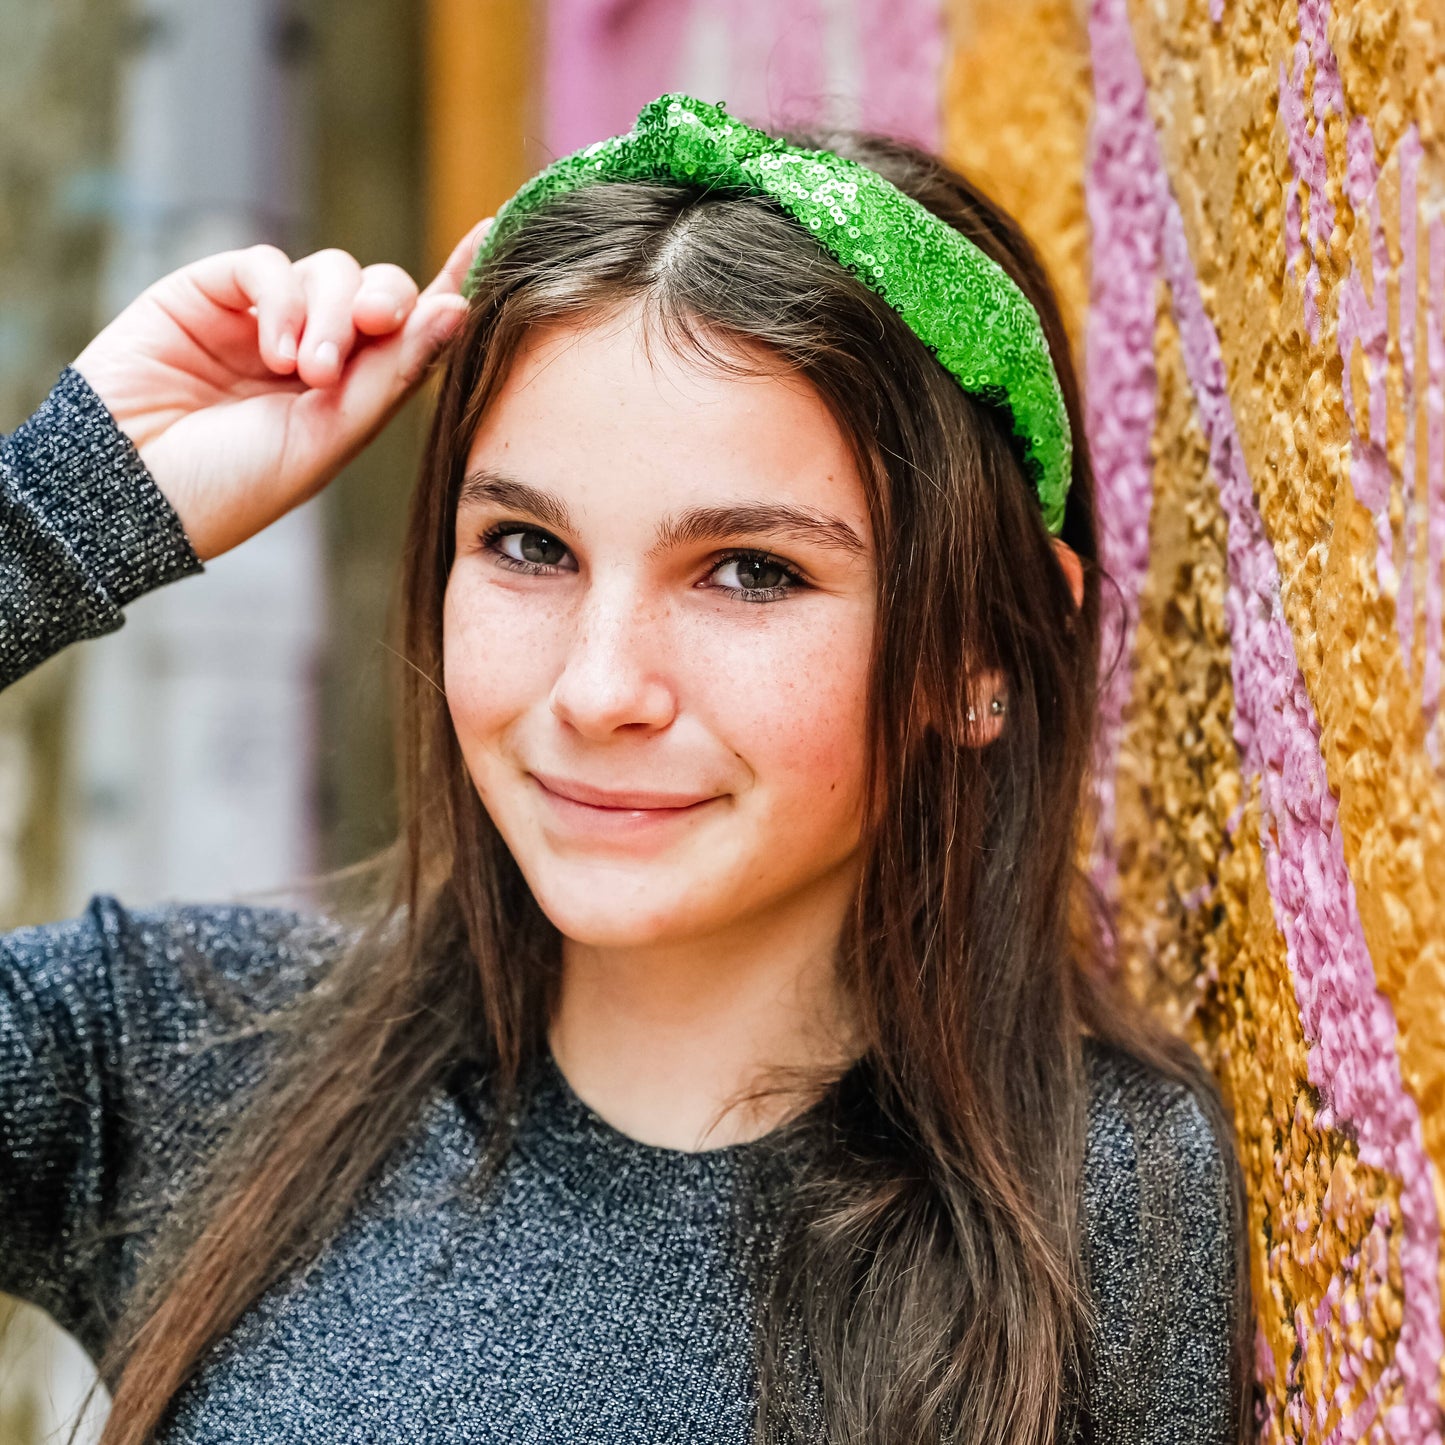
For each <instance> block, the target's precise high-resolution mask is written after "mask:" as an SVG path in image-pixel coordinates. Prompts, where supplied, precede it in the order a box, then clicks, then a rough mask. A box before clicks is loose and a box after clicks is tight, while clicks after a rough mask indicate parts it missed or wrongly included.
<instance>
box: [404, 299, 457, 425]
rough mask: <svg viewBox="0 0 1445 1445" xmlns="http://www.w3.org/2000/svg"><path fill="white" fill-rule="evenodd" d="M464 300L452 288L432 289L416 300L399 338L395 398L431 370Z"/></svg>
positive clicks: (455, 325)
mask: <svg viewBox="0 0 1445 1445" xmlns="http://www.w3.org/2000/svg"><path fill="white" fill-rule="evenodd" d="M467 309H468V308H467V300H466V298H465V297H464V296H459V295H457V293H456V292H454V291H442V292H432V293H430V294H428V295H425V296H423V297H422V298H421V300H420V301H418V302H417V305H416V310H415V311H413V312H412V314H411V316H410V317H409V318H408V324H407V325H406V326H405V327H404V328H403V330H402V334H401V340H400V352H399V355H398V357H397V360H396V380H397V385H398V387H399V388H400V391H399V394H398V400H400V399H401V398H402V397H405V396H407V395H409V394H410V393H411V392H412V391H414V390H415V389H416V387H417V386H418V385H419V384H420V382H421V379H422V378H423V377H424V376H425V375H426V374H427V372H428V371H429V370H430V369H431V365H432V363H433V362H434V361H435V360H436V359H437V356H438V355H439V354H440V353H441V350H442V348H443V347H444V346H445V345H446V344H447V342H448V341H450V340H451V338H452V335H453V334H454V333H455V331H456V330H457V328H458V327H459V326H460V325H461V321H462V317H464V316H465V315H466V314H467Z"/></svg>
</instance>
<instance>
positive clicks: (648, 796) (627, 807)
mask: <svg viewBox="0 0 1445 1445" xmlns="http://www.w3.org/2000/svg"><path fill="white" fill-rule="evenodd" d="M531 776H532V779H533V780H534V781H535V782H536V783H537V784H538V785H539V786H540V787H541V788H542V790H543V792H546V793H550V794H551V795H552V796H553V797H555V798H558V799H560V800H561V801H563V802H567V803H576V804H579V805H580V806H582V807H585V808H589V809H591V810H593V811H595V812H599V813H685V812H688V811H690V810H691V809H693V808H696V807H698V806H699V805H700V804H702V803H710V802H712V801H713V799H714V798H715V797H716V796H717V795H716V794H712V793H704V794H699V793H657V792H644V791H641V790H628V791H627V792H612V791H610V790H608V789H605V788H593V787H589V786H588V785H587V784H586V783H577V782H573V781H572V780H571V779H569V778H554V777H551V776H549V775H548V774H546V773H532V774H531Z"/></svg>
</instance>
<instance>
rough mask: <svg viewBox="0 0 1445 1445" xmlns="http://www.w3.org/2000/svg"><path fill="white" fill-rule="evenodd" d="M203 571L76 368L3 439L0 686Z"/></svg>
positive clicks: (159, 495) (173, 516) (176, 521)
mask: <svg viewBox="0 0 1445 1445" xmlns="http://www.w3.org/2000/svg"><path fill="white" fill-rule="evenodd" d="M200 570H201V562H200V559H199V558H198V557H197V556H196V554H195V551H194V550H193V549H192V547H191V544H190V543H189V541H187V539H186V535H185V532H184V531H183V530H182V528H181V524H180V521H179V519H178V518H177V516H176V514H175V512H174V511H173V510H172V508H171V505H170V503H169V502H167V501H166V499H165V497H164V496H163V495H162V493H161V492H160V490H159V489H158V488H157V487H156V485H155V483H154V481H152V479H151V476H150V474H149V472H147V471H146V468H145V465H144V464H143V463H142V462H141V460H140V458H139V457H138V456H137V455H136V451H135V448H134V447H133V446H132V445H131V443H130V441H129V439H128V438H127V437H126V436H125V434H124V433H123V432H122V431H121V430H120V429H119V428H118V427H117V426H116V424H115V422H114V420H113V419H112V418H111V416H110V413H109V412H108V411H107V410H106V408H105V406H104V404H103V403H102V402H101V401H100V399H99V398H98V397H97V396H96V395H95V393H94V391H92V390H91V388H90V386H89V384H88V383H87V382H86V381H85V379H84V378H83V377H82V376H81V375H80V374H79V373H78V372H76V371H74V370H71V369H69V368H67V369H66V370H65V371H64V372H63V373H62V374H61V377H60V380H59V381H58V382H57V383H56V386H55V388H54V390H53V391H52V392H51V393H50V395H49V396H48V397H47V398H46V400H45V402H44V403H43V404H42V405H41V407H40V408H39V410H38V411H36V413H35V414H34V415H33V416H32V417H31V418H30V419H29V420H28V421H26V422H25V423H24V424H23V425H22V426H20V427H19V428H18V429H17V430H16V431H14V432H12V433H11V434H10V436H8V437H6V438H4V439H3V440H0V687H5V686H8V685H9V684H10V683H12V682H14V681H15V680H16V679H17V678H19V677H22V676H23V675H24V674H25V673H27V672H29V671H30V670H31V669H32V668H34V667H37V666H39V664H40V663H42V662H44V661H45V659H46V658H47V657H50V656H51V655H52V654H54V653H56V652H59V651H60V650H61V648H63V647H66V646H68V645H69V644H70V643H72V642H78V641H79V640H81V639H82V638H86V637H97V636H99V635H100V634H102V633H105V632H112V631H114V630H115V629H116V628H117V627H119V626H120V624H121V620H122V619H121V609H122V608H124V607H125V606H126V605H127V604H128V603H129V602H131V601H132V600H133V599H134V598H136V597H138V596H140V595H141V593H143V592H148V591H150V590H151V589H152V588H155V587H160V586H162V585H164V584H165V583H167V582H173V581H175V580H176V579H177V578H179V577H184V576H186V575H188V574H190V573H192V572H199V571H200Z"/></svg>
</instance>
